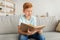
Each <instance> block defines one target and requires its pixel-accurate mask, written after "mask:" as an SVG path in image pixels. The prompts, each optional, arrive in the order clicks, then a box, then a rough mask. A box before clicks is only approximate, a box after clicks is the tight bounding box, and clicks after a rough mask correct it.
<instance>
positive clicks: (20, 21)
mask: <svg viewBox="0 0 60 40" xmlns="http://www.w3.org/2000/svg"><path fill="white" fill-rule="evenodd" d="M21 23H22V18H21V17H20V19H19V24H18V25H21Z"/></svg>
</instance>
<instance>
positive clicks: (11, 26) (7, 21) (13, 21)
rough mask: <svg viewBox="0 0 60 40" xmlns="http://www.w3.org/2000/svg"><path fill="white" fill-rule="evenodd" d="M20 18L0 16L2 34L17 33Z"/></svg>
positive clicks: (0, 32) (0, 31)
mask: <svg viewBox="0 0 60 40" xmlns="http://www.w3.org/2000/svg"><path fill="white" fill-rule="evenodd" d="M18 19H19V16H15V15H14V16H0V34H5V33H17V32H18V31H17V26H18Z"/></svg>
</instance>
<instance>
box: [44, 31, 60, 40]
mask: <svg viewBox="0 0 60 40" xmlns="http://www.w3.org/2000/svg"><path fill="white" fill-rule="evenodd" d="M43 34H44V35H45V38H46V40H60V33H59V32H44V33H43Z"/></svg>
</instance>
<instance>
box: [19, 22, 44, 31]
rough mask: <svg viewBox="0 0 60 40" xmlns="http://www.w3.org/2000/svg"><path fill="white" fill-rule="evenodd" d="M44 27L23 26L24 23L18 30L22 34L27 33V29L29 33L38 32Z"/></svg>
mask: <svg viewBox="0 0 60 40" xmlns="http://www.w3.org/2000/svg"><path fill="white" fill-rule="evenodd" d="M43 28H44V26H37V27H35V26H32V25H28V24H24V23H21V25H20V30H21V31H23V32H28V29H29V30H30V31H34V30H40V29H43Z"/></svg>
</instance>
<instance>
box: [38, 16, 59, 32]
mask: <svg viewBox="0 0 60 40" xmlns="http://www.w3.org/2000/svg"><path fill="white" fill-rule="evenodd" d="M57 21H58V20H57V19H56V17H55V16H51V17H37V25H45V26H46V27H45V28H44V29H43V31H45V32H46V31H47V32H48V31H55V28H56V25H57Z"/></svg>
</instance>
